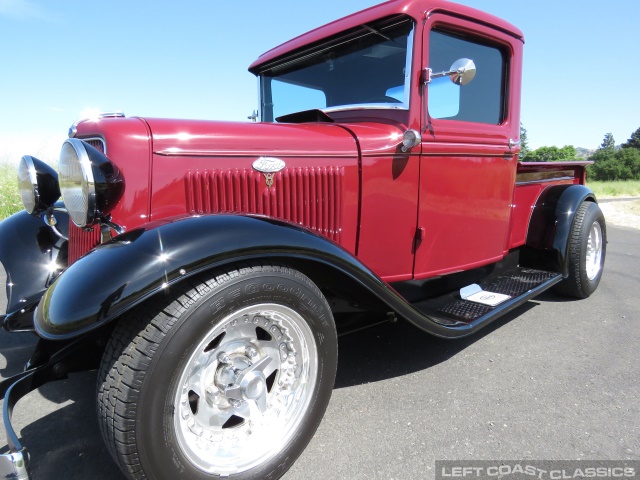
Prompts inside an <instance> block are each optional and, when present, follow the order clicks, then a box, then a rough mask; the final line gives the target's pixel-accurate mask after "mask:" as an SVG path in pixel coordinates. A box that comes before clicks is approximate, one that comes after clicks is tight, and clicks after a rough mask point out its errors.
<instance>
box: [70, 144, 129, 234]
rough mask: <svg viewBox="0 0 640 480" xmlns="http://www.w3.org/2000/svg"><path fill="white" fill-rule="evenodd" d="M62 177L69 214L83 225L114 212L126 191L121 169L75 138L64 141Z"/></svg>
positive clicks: (76, 222) (90, 223)
mask: <svg viewBox="0 0 640 480" xmlns="http://www.w3.org/2000/svg"><path fill="white" fill-rule="evenodd" d="M58 177H59V179H60V191H61V192H62V199H63V200H64V205H65V207H66V209H67V211H68V212H69V217H71V220H72V221H73V223H75V224H76V225H78V226H79V227H86V226H89V225H92V224H94V223H96V221H99V220H100V219H101V218H102V217H104V216H106V215H108V214H109V213H111V211H112V210H113V207H115V205H116V204H117V203H118V200H120V197H121V196H122V192H123V190H124V180H123V178H122V175H120V171H119V170H118V168H117V167H116V166H115V165H114V164H113V163H111V162H110V161H109V159H108V158H107V157H105V156H104V155H103V154H102V152H100V151H98V150H96V149H95V148H93V147H92V146H91V145H89V144H87V143H84V142H82V141H81V140H78V139H75V138H69V139H68V140H65V141H64V143H63V144H62V151H61V152H60V162H59V164H58Z"/></svg>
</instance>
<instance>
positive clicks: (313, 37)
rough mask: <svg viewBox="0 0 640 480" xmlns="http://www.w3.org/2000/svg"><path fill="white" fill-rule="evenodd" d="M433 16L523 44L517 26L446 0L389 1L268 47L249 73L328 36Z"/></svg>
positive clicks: (250, 68) (522, 38) (417, 20)
mask: <svg viewBox="0 0 640 480" xmlns="http://www.w3.org/2000/svg"><path fill="white" fill-rule="evenodd" d="M434 13H448V14H450V15H454V16H457V17H460V18H464V19H467V20H472V21H474V22H476V23H480V24H483V25H488V26H491V27H493V28H496V29H498V30H501V31H503V32H505V33H508V34H509V35H511V36H513V37H515V38H517V39H519V40H522V41H524V36H523V34H522V32H521V31H520V30H519V29H518V28H517V27H515V26H514V25H512V24H510V23H509V22H506V21H505V20H502V19H501V18H498V17H496V16H494V15H490V14H488V13H485V12H483V11H481V10H477V9H475V8H471V7H467V6H464V5H460V4H457V3H453V2H448V1H446V0H389V1H387V2H384V3H381V4H379V5H375V6H373V7H370V8H367V9H365V10H362V11H360V12H357V13H354V14H351V15H349V16H346V17H343V18H341V19H339V20H335V21H333V22H331V23H328V24H326V25H323V26H321V27H318V28H316V29H314V30H311V31H309V32H307V33H304V34H302V35H300V36H298V37H296V38H294V39H292V40H289V41H288V42H285V43H283V44H282V45H279V46H277V47H275V48H272V49H271V50H269V51H267V52H265V53H263V54H262V55H260V57H258V59H257V60H256V61H255V62H253V63H252V64H251V66H250V67H249V71H250V72H252V73H254V74H257V73H258V72H259V71H260V70H261V68H260V67H261V65H264V64H266V63H270V62H272V61H273V60H275V59H277V58H278V57H284V56H286V55H287V54H288V53H290V52H293V51H295V50H298V49H300V48H302V47H304V46H306V45H309V44H313V43H316V42H319V41H321V40H323V39H325V38H327V37H330V36H332V35H336V34H339V33H340V32H344V31H346V30H349V29H352V28H355V27H358V26H360V25H363V24H366V23H370V22H373V21H375V20H378V19H381V18H384V17H389V16H392V15H398V14H404V15H408V16H410V17H412V18H413V19H414V20H415V21H416V22H420V21H422V20H423V19H424V18H426V17H428V16H429V15H431V14H434Z"/></svg>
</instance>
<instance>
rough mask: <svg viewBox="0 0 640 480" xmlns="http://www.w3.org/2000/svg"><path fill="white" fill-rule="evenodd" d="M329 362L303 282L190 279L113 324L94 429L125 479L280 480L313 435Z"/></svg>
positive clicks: (328, 341) (280, 272)
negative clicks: (98, 429)
mask: <svg viewBox="0 0 640 480" xmlns="http://www.w3.org/2000/svg"><path fill="white" fill-rule="evenodd" d="M173 289H175V290H173ZM336 364H337V340H336V330H335V324H334V322H333V318H332V315H331V311H330V309H329V306H328V304H327V302H326V300H325V299H324V297H323V296H322V294H321V292H320V291H319V290H318V288H317V287H316V286H315V285H314V284H313V283H312V282H311V280H309V278H307V277H306V276H304V275H303V274H301V273H300V272H297V271H295V270H292V269H289V268H287V267H284V266H267V265H252V266H247V267H244V268H240V269H238V270H231V271H228V272H224V273H223V272H218V274H217V275H215V276H212V277H209V278H207V277H200V278H199V279H195V280H193V281H189V280H187V281H186V282H184V284H180V285H178V286H177V287H172V292H171V297H169V298H168V299H166V300H164V301H163V302H160V304H158V303H151V302H149V303H147V304H145V306H144V307H141V308H138V309H136V310H134V311H133V312H132V313H131V314H129V315H127V316H126V317H125V318H122V319H121V320H120V321H119V323H118V325H117V326H116V328H115V330H114V332H113V334H112V337H111V339H110V342H109V344H108V346H107V348H106V350H105V354H104V357H103V362H102V366H101V369H100V375H99V380H98V382H99V383H98V414H99V421H100V426H101V431H102V433H103V437H104V439H105V441H106V443H107V446H108V447H109V450H110V451H111V453H112V455H113V456H114V458H115V459H116V461H117V462H118V464H119V466H120V467H121V469H122V470H123V471H124V472H125V474H126V475H127V476H128V477H129V478H132V479H144V478H148V479H154V480H155V479H157V480H162V479H172V480H173V479H212V478H218V477H220V476H228V477H229V478H243V479H261V478H278V477H280V476H281V475H282V474H284V472H285V471H286V470H287V469H288V468H289V467H290V466H291V465H292V463H293V461H294V460H295V459H296V458H297V457H298V456H299V455H300V453H302V451H303V449H304V448H305V446H306V445H307V443H308V442H309V440H310V439H311V437H312V436H313V434H314V432H315V430H316V429H317V427H318V425H319V423H320V420H321V419H322V416H323V414H324V411H325V409H326V406H327V404H328V402H329V398H330V396H331V392H332V389H333V383H334V379H335V372H336Z"/></svg>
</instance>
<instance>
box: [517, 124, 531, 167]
mask: <svg viewBox="0 0 640 480" xmlns="http://www.w3.org/2000/svg"><path fill="white" fill-rule="evenodd" d="M529 152H530V150H529V143H528V140H527V129H526V128H524V125H523V124H522V122H520V155H519V156H518V159H519V160H524V159H525V157H526V156H527V155H529ZM527 160H528V159H527Z"/></svg>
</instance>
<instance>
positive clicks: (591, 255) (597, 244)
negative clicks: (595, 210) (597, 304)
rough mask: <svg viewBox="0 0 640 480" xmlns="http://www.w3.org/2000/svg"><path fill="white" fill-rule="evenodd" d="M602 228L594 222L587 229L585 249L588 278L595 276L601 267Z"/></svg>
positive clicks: (591, 278)
mask: <svg viewBox="0 0 640 480" xmlns="http://www.w3.org/2000/svg"><path fill="white" fill-rule="evenodd" d="M601 259H602V228H601V227H600V224H599V223H598V222H594V223H593V224H592V225H591V229H590V230H589V238H588V239H587V249H586V271H587V277H589V280H593V279H594V278H596V276H597V275H598V273H600V270H601V268H602V262H601Z"/></svg>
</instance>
